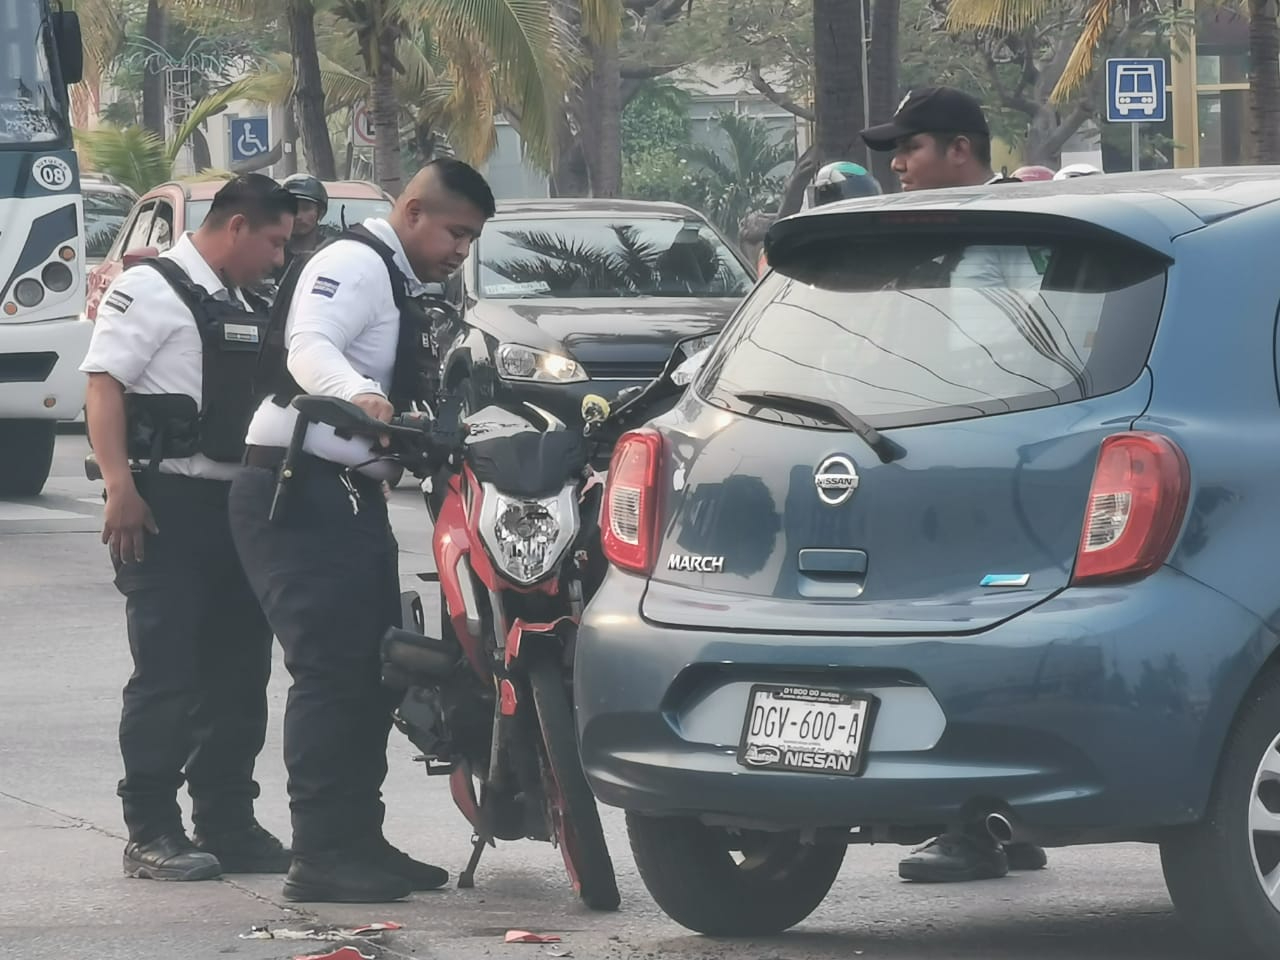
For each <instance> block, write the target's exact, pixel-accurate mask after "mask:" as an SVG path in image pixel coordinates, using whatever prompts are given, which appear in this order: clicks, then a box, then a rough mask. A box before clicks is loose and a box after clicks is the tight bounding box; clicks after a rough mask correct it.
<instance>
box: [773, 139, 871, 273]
mask: <svg viewBox="0 0 1280 960" xmlns="http://www.w3.org/2000/svg"><path fill="white" fill-rule="evenodd" d="M881 193H884V191H883V190H882V189H881V188H880V181H879V180H877V179H876V178H875V177H873V176H872V175H871V171H869V170H868V169H867V168H866V167H864V166H863V165H862V164H860V163H854V162H853V161H852V160H836V161H834V162H832V163H828V164H826V165H825V166H823V167H822V169H820V170H819V171H818V172H817V173H816V174H814V176H813V182H812V183H811V184H809V186H808V187H806V188H805V191H804V201H803V203H801V205H800V209H801V210H807V209H809V208H810V207H820V206H822V205H823V204H826V203H834V202H835V201H837V200H853V199H856V198H857V197H874V196H877V195H879V194H881ZM767 269H769V260H768V258H767V257H766V256H765V253H764V249H763V248H761V250H760V256H759V257H758V258H757V260H756V275H757V276H763V275H764V272H765V271H766V270H767Z"/></svg>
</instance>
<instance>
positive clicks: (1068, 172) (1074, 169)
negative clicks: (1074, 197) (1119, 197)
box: [1053, 163, 1102, 180]
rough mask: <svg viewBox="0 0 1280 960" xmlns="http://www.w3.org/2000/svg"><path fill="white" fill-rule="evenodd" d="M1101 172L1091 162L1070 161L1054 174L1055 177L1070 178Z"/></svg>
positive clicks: (1057, 178) (1089, 175)
mask: <svg viewBox="0 0 1280 960" xmlns="http://www.w3.org/2000/svg"><path fill="white" fill-rule="evenodd" d="M1101 172H1102V171H1101V170H1099V169H1098V168H1097V167H1095V166H1094V165H1093V164H1091V163H1068V164H1067V165H1066V166H1065V167H1063V168H1062V169H1061V170H1059V171H1058V172H1057V173H1055V174H1054V175H1053V179H1055V180H1070V179H1071V178H1072V177H1091V176H1093V175H1095V174H1099V173H1101Z"/></svg>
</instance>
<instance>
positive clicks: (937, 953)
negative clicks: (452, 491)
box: [0, 434, 1203, 960]
mask: <svg viewBox="0 0 1280 960" xmlns="http://www.w3.org/2000/svg"><path fill="white" fill-rule="evenodd" d="M85 450H86V448H85V441H84V438H83V437H82V436H76V435H74V434H73V435H65V436H62V437H60V438H59V441H58V452H57V460H56V464H55V467H54V476H53V478H52V479H51V480H50V482H49V485H48V487H47V488H46V492H45V495H44V496H43V497H41V498H39V499H36V500H29V501H3V500H0V611H2V614H0V624H2V626H0V642H2V644H3V646H2V650H3V665H0V944H3V946H4V947H5V948H6V949H5V954H6V955H7V956H12V957H29V958H39V960H45V958H49V960H54V958H56V960H81V958H84V960H88V958H93V960H108V958H130V960H139V958H147V960H150V958H165V960H211V958H217V957H224V956H234V957H242V958H247V960H266V958H282V960H283V958H291V957H295V956H299V955H304V954H322V953H325V952H327V951H328V950H330V949H332V948H333V946H334V945H333V944H323V943H308V942H301V941H299V942H292V941H282V940H265V941H264V940H251V939H244V938H243V935H244V934H247V933H248V932H249V931H250V930H251V928H253V927H255V926H258V925H263V924H266V925H268V926H270V927H273V928H276V927H283V928H286V929H297V928H299V927H305V926H307V925H308V924H315V923H330V924H340V925H354V924H359V923H365V922H372V921H384V920H390V921H395V922H397V923H400V924H402V925H403V927H404V929H403V930H401V931H399V932H397V933H395V934H393V935H390V936H389V937H388V938H387V939H386V942H385V943H384V944H383V945H382V946H381V947H379V948H376V949H375V948H365V952H366V953H380V954H381V955H382V956H386V957H416V958H422V960H427V958H439V960H472V958H481V957H512V958H530V960H533V958H535V957H545V956H563V955H565V954H566V953H571V954H572V956H574V957H577V958H579V960H586V958H592V960H595V958H600V960H697V958H719V957H729V956H736V957H746V958H759V960H809V958H813V960H817V958H824V960H825V958H841V960H847V958H850V957H855V956H856V957H866V958H868V960H872V958H895V960H924V958H942V957H947V958H972V960H978V958H982V960H1015V958H1016V960H1066V958H1072V960H1075V958H1084V957H1088V958H1092V960H1121V958H1123V960H1156V958H1159V960H1179V958H1192V957H1201V956H1203V954H1201V953H1200V952H1199V951H1196V950H1194V949H1193V948H1191V947H1189V946H1188V943H1187V938H1186V934H1185V931H1184V930H1183V928H1182V927H1181V926H1180V924H1179V923H1178V921H1177V919H1176V918H1175V917H1174V916H1173V913H1172V908H1171V906H1170V904H1169V899H1168V897H1167V895H1166V894H1165V891H1164V884H1163V881H1162V878H1161V875H1160V866H1159V860H1158V857H1157V855H1156V852H1155V850H1154V849H1153V848H1149V847H1143V846H1138V845H1124V846H1113V847H1081V848H1075V849H1071V850H1059V851H1051V852H1050V865H1049V868H1048V869H1047V870H1044V871H1041V872H1038V873H1035V874H1029V875H1028V874H1023V875H1010V876H1009V877H1008V878H1006V879H1003V880H997V881H989V882H984V883H975V884H967V885H951V886H945V887H919V886H912V885H909V884H904V883H902V882H900V881H899V880H898V878H897V873H896V863H897V859H898V857H899V856H900V854H901V850H900V849H899V848H892V847H871V848H865V847H864V848H855V849H854V850H852V851H850V854H849V857H848V859H847V860H846V861H845V866H844V870H843V873H842V874H841V876H840V879H839V881H838V882H837V884H836V887H835V888H834V890H833V891H832V894H831V896H830V897H829V898H828V900H827V902H826V903H825V904H824V905H823V906H822V907H821V908H820V909H819V910H818V911H817V912H816V913H815V914H814V915H813V916H812V917H810V919H809V920H808V921H807V922H805V923H804V924H802V925H801V926H800V927H797V928H796V929H795V930H794V931H792V932H791V933H789V934H787V935H785V936H782V937H778V938H773V939H768V940H756V941H748V942H743V941H738V942H731V943H726V942H718V941H713V940H708V939H706V938H703V937H699V936H696V935H692V934H690V933H688V931H686V930H684V929H683V928H681V927H679V926H678V925H676V924H675V923H673V922H672V921H670V920H668V919H666V917H665V916H663V915H662V914H661V913H660V912H659V911H658V910H657V908H656V907H655V906H654V904H653V902H652V901H651V900H650V899H649V897H648V895H647V894H646V892H645V889H644V886H643V885H642V884H641V882H640V880H639V877H638V876H637V875H636V872H635V867H634V865H633V864H632V862H631V857H630V853H629V851H628V849H627V845H626V837H625V831H624V830H623V827H622V818H621V816H620V815H619V814H618V812H617V811H614V810H607V811H605V823H606V829H607V830H608V832H609V839H610V843H611V847H612V851H613V854H614V859H615V862H616V864H617V867H618V872H619V875H620V886H621V889H622V897H623V904H622V909H621V910H620V911H619V912H618V913H616V914H603V915H601V914H592V913H590V912H589V911H587V910H586V909H584V908H583V907H581V906H580V905H579V904H578V903H577V901H576V899H575V897H574V896H573V893H572V890H571V889H570V887H569V886H568V883H567V880H566V879H565V876H564V872H563V867H562V864H561V861H560V857H559V854H558V852H557V851H555V850H554V849H552V848H551V847H550V846H549V845H547V844H537V843H532V842H525V843H508V844H501V845H500V846H499V848H498V849H497V850H496V851H493V850H491V851H489V852H488V853H487V854H486V857H485V860H484V862H483V863H482V864H481V868H480V873H479V876H478V878H477V888H476V889H474V890H470V891H464V890H457V889H453V888H452V887H451V888H449V889H447V890H444V891H440V892H437V893H432V894H418V895H416V896H415V897H414V898H413V899H412V900H409V901H406V902H404V903H401V904H391V905H384V906H373V907H360V906H348V905H333V906H323V905H306V906H305V908H304V909H299V908H297V907H295V906H292V905H288V904H286V902H285V901H284V900H283V899H282V898H281V897H280V895H279V887H280V878H278V877H256V876H255V877H240V878H235V879H230V880H225V881H219V882H211V883H198V884H161V883H154V882H149V881H140V880H127V879H125V878H124V877H123V876H122V874H121V871H120V854H121V851H122V849H123V845H124V840H123V837H124V834H123V829H122V824H121V821H120V810H119V805H118V801H117V799H116V796H115V784H116V781H117V779H118V778H119V776H120V763H119V757H118V753H117V747H116V739H115V738H116V728H117V723H118V721H119V701H120V690H121V688H122V686H123V685H124V683H125V680H126V679H127V677H128V674H129V669H130V665H129V657H128V649H127V646H126V642H125V634H124V624H123V604H122V600H121V598H120V597H119V595H118V594H117V593H116V592H115V589H114V588H113V587H112V585H111V581H110V576H109V573H110V564H109V562H108V560H107V557H106V553H105V548H104V547H102V546H101V544H100V542H99V539H98V536H99V531H100V514H101V501H100V499H99V495H100V489H99V488H98V487H97V485H96V484H91V483H90V482H88V481H87V480H85V479H84V476H83V473H82V472H81V467H80V458H81V457H82V455H83V453H84V452H85ZM392 519H393V522H394V524H395V526H396V530H397V535H398V537H399V539H400V543H401V547H402V549H403V551H404V553H403V556H402V559H401V569H402V574H403V575H404V577H405V585H406V587H412V586H427V585H424V584H418V583H417V582H416V581H415V580H414V579H413V574H414V573H416V572H418V571H422V570H429V569H431V563H430V557H429V550H428V541H427V531H428V525H427V522H426V519H425V515H424V511H423V510H422V509H421V505H420V500H419V499H418V498H417V495H416V492H415V491H413V490H412V489H408V490H400V491H397V492H396V494H395V495H394V497H393V512H392ZM432 602H433V603H434V601H433V600H432ZM430 613H431V611H428V622H431V620H430ZM276 662H277V668H276V672H275V675H274V678H273V680H272V687H271V704H272V710H273V716H272V722H271V730H270V733H269V738H268V741H267V747H266V749H265V751H264V752H263V754H262V757H261V759H260V761H259V779H260V781H261V783H262V787H263V799H262V800H260V801H259V805H258V814H259V818H260V819H261V820H262V822H263V823H264V824H265V825H266V826H267V827H268V828H270V829H272V830H274V831H276V832H277V833H278V835H280V836H281V837H282V838H284V839H286V840H287V838H288V833H287V828H288V813H287V807H286V801H285V789H284V783H285V774H284V767H283V764H282V762H281V757H280V750H281V746H280V729H281V717H282V714H283V708H284V697H285V692H286V690H287V683H288V676H287V674H286V673H285V671H284V669H283V667H282V666H280V664H279V658H278V656H277V661H276ZM391 754H392V757H391V760H392V762H391V775H390V777H389V778H388V781H387V784H386V788H385V793H386V796H387V804H388V808H389V820H388V829H387V832H388V835H389V837H390V838H391V839H392V840H393V842H396V843H398V844H399V845H400V846H402V847H404V848H406V849H408V850H409V851H410V852H412V853H414V854H416V855H418V856H421V857H425V858H428V859H431V860H432V861H433V862H436V863H440V864H443V865H445V866H446V867H448V868H449V870H450V871H451V873H453V874H454V875H455V877H456V874H457V871H458V870H459V869H460V868H461V867H462V866H463V864H465V862H466V858H467V853H468V849H469V842H468V841H469V831H468V828H467V826H466V824H465V822H464V821H463V819H462V816H461V814H459V813H458V812H457V811H456V810H455V809H454V808H453V806H452V804H451V802H450V800H449V796H448V791H447V789H446V785H445V784H444V783H443V782H441V781H440V780H439V779H433V780H428V779H427V778H426V776H425V775H424V774H423V772H422V770H421V768H420V767H418V766H417V765H415V764H414V763H412V762H411V758H412V755H413V754H412V750H411V748H410V745H409V744H408V742H407V741H406V740H404V739H403V738H402V737H401V736H400V735H399V734H398V733H396V732H394V731H393V732H392V747H391ZM512 928H519V929H524V930H534V931H540V932H546V933H555V934H559V935H560V936H561V937H562V941H561V943H559V944H557V945H555V946H554V947H552V946H537V945H507V944H505V943H504V942H503V935H504V933H505V932H506V931H507V930H509V929H512Z"/></svg>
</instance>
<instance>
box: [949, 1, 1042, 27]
mask: <svg viewBox="0 0 1280 960" xmlns="http://www.w3.org/2000/svg"><path fill="white" fill-rule="evenodd" d="M1051 5H1052V0H952V3H951V5H950V7H949V8H948V9H947V19H946V27H947V29H948V30H950V31H952V32H955V33H960V32H963V31H966V30H993V31H999V32H1001V33H1017V32H1018V31H1019V30H1021V29H1023V28H1024V27H1027V26H1030V25H1031V24H1033V23H1035V22H1036V21H1037V20H1039V19H1040V18H1041V17H1043V16H1044V15H1045V12H1046V11H1047V10H1048V9H1049V8H1050V6H1051Z"/></svg>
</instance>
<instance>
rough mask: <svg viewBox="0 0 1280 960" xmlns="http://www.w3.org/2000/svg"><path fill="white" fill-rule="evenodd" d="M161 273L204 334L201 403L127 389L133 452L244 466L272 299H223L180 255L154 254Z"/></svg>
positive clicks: (153, 264)
mask: <svg viewBox="0 0 1280 960" xmlns="http://www.w3.org/2000/svg"><path fill="white" fill-rule="evenodd" d="M144 265H145V266H148V267H150V268H151V269H153V270H155V271H156V272H157V273H159V274H160V275H161V276H162V277H164V278H165V280H167V281H168V283H169V286H170V287H172V288H173V292H174V293H175V294H177V296H178V298H179V299H180V300H181V301H182V302H183V304H185V305H186V307H187V309H189V310H190V311H191V315H192V317H194V318H195V322H196V327H197V329H198V330H199V331H200V344H201V368H202V370H201V373H202V382H201V388H200V394H201V404H200V408H199V409H197V408H196V401H195V398H194V397H188V396H184V395H181V394H158V395H146V394H126V395H125V413H126V422H127V424H128V426H127V435H128V453H129V457H130V458H131V459H140V460H150V461H151V465H152V466H153V467H154V466H156V465H158V464H159V462H160V461H161V460H163V459H170V460H173V459H180V458H183V457H190V456H194V455H195V454H197V453H202V454H204V455H205V456H206V457H208V458H209V459H210V460H216V461H218V462H219V463H240V462H241V459H242V457H243V456H244V437H245V432H246V431H247V430H248V428H249V421H250V420H251V419H252V418H253V414H254V412H255V411H256V410H257V398H256V397H255V395H254V391H253V378H254V374H255V372H256V370H257V366H258V353H259V351H260V349H261V346H262V341H263V334H264V333H265V331H266V327H267V323H268V316H267V304H266V303H265V301H262V300H260V299H259V298H257V297H255V296H253V295H252V294H250V293H247V292H244V291H242V292H244V296H245V300H246V301H247V302H248V303H249V305H250V309H249V310H246V309H245V308H244V306H243V305H242V304H241V303H240V302H239V301H237V300H235V299H234V298H232V299H231V300H218V299H216V298H215V297H213V295H212V294H210V293H209V291H207V290H205V288H204V287H202V286H200V285H199V284H197V283H195V282H194V281H193V280H192V279H191V277H190V276H188V275H187V272H186V271H185V270H183V269H182V267H181V266H180V265H178V264H177V263H175V262H174V261H173V260H169V259H166V258H164V257H150V258H148V259H146V260H141V261H139V262H138V263H137V264H135V265H134V266H133V267H131V268H130V269H135V268H136V267H141V266H144Z"/></svg>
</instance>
